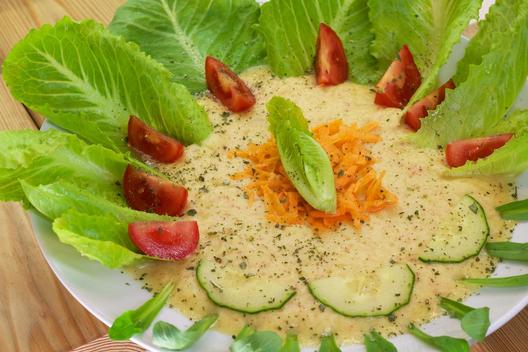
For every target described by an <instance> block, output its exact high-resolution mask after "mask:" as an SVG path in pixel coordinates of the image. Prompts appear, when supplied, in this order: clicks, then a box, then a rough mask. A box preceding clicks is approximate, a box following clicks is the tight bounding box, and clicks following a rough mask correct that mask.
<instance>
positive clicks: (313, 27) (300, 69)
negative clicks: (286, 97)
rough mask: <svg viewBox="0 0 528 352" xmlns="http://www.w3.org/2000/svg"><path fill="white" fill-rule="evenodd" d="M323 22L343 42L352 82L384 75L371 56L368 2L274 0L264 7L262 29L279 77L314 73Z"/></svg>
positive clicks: (366, 80)
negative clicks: (320, 25)
mask: <svg viewBox="0 0 528 352" xmlns="http://www.w3.org/2000/svg"><path fill="white" fill-rule="evenodd" d="M321 22H323V23H325V24H327V25H329V26H330V27H332V29H334V30H335V31H336V33H337V34H338V35H339V37H340V38H341V40H342V41H343V46H344V48H345V52H346V55H347V58H348V64H349V68H350V70H349V71H350V78H351V79H353V80H355V81H358V82H360V83H369V82H374V81H376V80H377V79H379V77H380V76H381V71H380V70H379V67H378V64H377V61H376V60H375V59H374V57H372V56H371V55H370V53H369V45H370V43H371V41H372V39H373V35H372V33H371V32H370V30H371V24H370V21H369V18H368V6H367V0H325V1H318V0H304V1H301V0H271V1H269V2H267V3H265V4H264V5H262V15H261V17H260V23H259V25H258V29H259V31H260V33H262V35H263V37H264V40H265V41H266V47H267V53H268V63H269V65H270V66H271V68H272V70H273V72H274V73H275V74H277V75H279V76H281V77H284V76H300V75H303V74H305V73H307V72H309V71H312V69H313V65H314V57H315V51H316V41H317V36H318V33H319V24H320V23H321Z"/></svg>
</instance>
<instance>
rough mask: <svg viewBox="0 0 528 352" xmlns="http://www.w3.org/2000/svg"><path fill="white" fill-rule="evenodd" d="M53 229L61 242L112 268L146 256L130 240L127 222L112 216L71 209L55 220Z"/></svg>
mask: <svg viewBox="0 0 528 352" xmlns="http://www.w3.org/2000/svg"><path fill="white" fill-rule="evenodd" d="M53 231H54V232H55V233H56V234H57V236H58V238H59V240H60V241H61V242H62V243H65V244H68V245H70V246H73V247H74V248H75V249H76V250H77V251H78V252H79V253H80V254H81V255H83V256H85V257H88V258H89V259H92V260H96V261H98V262H100V263H101V264H103V265H105V266H107V267H110V268H120V267H123V266H126V265H130V264H132V263H134V262H136V261H138V260H142V259H145V258H146V257H145V256H143V255H141V254H139V253H137V249H136V247H135V246H134V244H133V243H132V242H131V241H130V239H129V237H128V230H127V225H126V224H123V223H120V222H118V221H116V220H115V219H114V218H112V217H111V216H100V215H87V214H82V213H79V212H77V211H74V210H70V211H68V212H66V213H64V214H63V215H62V216H61V217H60V218H57V219H55V221H53Z"/></svg>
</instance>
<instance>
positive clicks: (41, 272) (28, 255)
mask: <svg viewBox="0 0 528 352" xmlns="http://www.w3.org/2000/svg"><path fill="white" fill-rule="evenodd" d="M189 1H192V0H189ZM123 2H124V1H123V0H0V64H1V63H2V62H3V60H4V59H5V57H6V55H7V54H8V53H9V51H10V50H11V48H12V47H13V45H14V44H15V43H16V42H18V41H19V40H20V39H21V38H23V37H24V36H25V35H26V34H27V32H28V31H29V30H30V29H31V28H35V27H39V26H41V25H42V24H44V23H54V22H55V21H57V20H58V19H60V18H62V17H63V16H65V15H68V16H70V17H72V18H74V19H77V20H80V19H83V18H94V19H96V20H98V21H101V22H103V23H108V22H109V21H110V19H111V18H112V16H113V13H114V11H115V9H116V8H117V7H118V6H119V5H120V4H122V3H123ZM41 123H42V117H41V116H40V115H38V114H36V113H34V112H31V111H29V110H28V109H26V108H25V107H24V106H23V105H21V104H19V103H17V102H16V101H15V100H14V99H13V98H12V97H11V95H10V94H9V92H8V90H7V88H6V87H5V84H4V83H3V80H1V79H0V130H7V129H21V128H37V127H39V126H40V124H41ZM0 148H1V146H0ZM0 239H1V245H0V285H1V286H0V287H1V288H0V302H1V304H0V351H14V352H26V351H44V352H51V351H53V352H55V351H70V350H72V349H75V348H78V347H79V346H81V345H84V344H87V343H89V342H91V341H93V340H96V339H98V338H100V337H101V336H103V335H104V334H105V333H106V330H107V328H106V327H105V326H104V325H103V324H102V323H101V322H99V321H98V320H97V319H96V318H94V317H93V316H91V315H90V313H88V312H87V311H86V310H85V309H84V308H83V307H82V306H81V305H80V304H79V303H78V302H77V301H75V299H74V298H73V297H72V296H71V295H70V294H69V293H68V292H67V291H66V290H65V289H64V288H63V287H62V286H61V284H60V283H59V282H58V280H57V279H56V278H55V276H54V275H53V273H52V272H51V270H50V269H49V267H48V265H47V264H46V262H45V260H44V258H43V256H42V254H41V252H40V250H39V248H38V245H37V243H36V240H35V238H34V236H33V230H32V228H31V224H30V222H29V220H28V217H27V216H26V214H25V212H24V210H23V209H22V207H21V206H20V205H18V204H14V203H0ZM526 331H528V309H525V310H524V311H523V312H522V313H521V314H519V315H518V316H517V317H516V318H515V319H513V320H512V321H510V322H509V323H508V324H506V325H505V326H504V327H503V328H502V329H500V330H498V331H497V332H495V333H494V334H493V335H491V336H489V337H488V338H487V339H486V341H485V342H484V343H481V344H478V345H475V346H473V349H472V351H474V352H524V351H528V334H527V333H526ZM105 343H106V340H104V338H103V339H99V340H97V341H96V342H95V343H93V344H92V345H89V346H87V347H86V348H83V349H82V351H95V350H96V349H97V350H98V351H104V350H115V351H118V350H119V351H137V350H138V349H136V348H130V349H129V348H127V347H123V345H116V346H114V347H112V348H110V347H103V348H102V349H100V348H101V346H105V345H104V344H105ZM91 346H94V347H91ZM95 346H99V347H95ZM106 346H108V345H106Z"/></svg>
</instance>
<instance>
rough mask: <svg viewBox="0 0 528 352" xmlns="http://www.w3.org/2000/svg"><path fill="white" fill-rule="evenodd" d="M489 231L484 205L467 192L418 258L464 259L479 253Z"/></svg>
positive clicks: (436, 259) (431, 260)
mask: <svg viewBox="0 0 528 352" xmlns="http://www.w3.org/2000/svg"><path fill="white" fill-rule="evenodd" d="M489 232H490V231H489V226H488V221H487V220H486V214H485V213H484V209H482V206H481V205H480V204H479V202H477V201H476V200H475V199H474V198H473V197H471V196H469V195H466V196H464V198H462V200H461V201H460V203H458V205H457V206H456V208H455V209H454V210H453V211H452V212H451V214H450V216H449V217H448V218H447V219H445V220H444V222H443V223H442V224H441V225H440V228H439V229H438V231H437V233H435V234H434V235H433V237H432V239H431V241H429V243H427V245H426V247H427V248H426V249H425V250H424V252H423V253H422V255H421V256H420V260H421V261H423V262H426V263H430V262H437V263H460V262H463V261H464V260H466V259H468V258H471V257H474V256H476V255H478V254H479V253H480V250H481V249H482V247H483V246H484V244H485V243H486V240H487V238H488V235H489Z"/></svg>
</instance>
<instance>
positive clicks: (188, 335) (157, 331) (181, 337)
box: [152, 314, 218, 351]
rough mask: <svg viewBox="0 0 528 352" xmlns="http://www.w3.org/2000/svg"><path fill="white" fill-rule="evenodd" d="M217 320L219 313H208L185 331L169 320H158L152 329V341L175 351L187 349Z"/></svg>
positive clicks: (156, 344)
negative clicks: (168, 321)
mask: <svg viewBox="0 0 528 352" xmlns="http://www.w3.org/2000/svg"><path fill="white" fill-rule="evenodd" d="M217 320H218V314H212V315H208V316H206V317H204V318H203V319H201V320H199V321H197V322H195V323H194V324H193V325H192V326H191V327H190V328H188V329H187V330H185V331H181V330H180V329H178V328H177V327H176V326H174V325H172V324H169V323H167V322H164V321H158V322H157V323H156V324H155V325H154V329H153V331H152V343H153V344H154V345H155V346H158V347H161V348H166V349H169V350H173V351H181V350H185V349H187V348H189V347H191V346H192V345H194V344H195V343H196V341H198V340H199V339H200V337H202V336H203V334H205V333H206V332H207V330H209V328H210V327H211V326H212V325H213V324H214V323H215V322H216V321H217Z"/></svg>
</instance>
